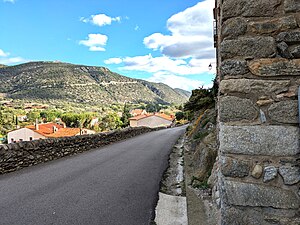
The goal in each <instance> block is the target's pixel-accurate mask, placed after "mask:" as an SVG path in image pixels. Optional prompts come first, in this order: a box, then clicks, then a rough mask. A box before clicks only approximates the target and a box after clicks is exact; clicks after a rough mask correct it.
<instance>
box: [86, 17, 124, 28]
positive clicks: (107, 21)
mask: <svg viewBox="0 0 300 225" xmlns="http://www.w3.org/2000/svg"><path fill="white" fill-rule="evenodd" d="M80 21H82V22H84V23H88V22H91V23H92V24H94V25H96V26H99V27H102V26H105V25H111V23H112V22H113V21H115V22H121V17H120V16H117V17H110V16H107V15H105V14H97V15H92V16H91V17H90V18H84V17H81V18H80Z"/></svg>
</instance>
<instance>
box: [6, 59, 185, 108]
mask: <svg viewBox="0 0 300 225" xmlns="http://www.w3.org/2000/svg"><path fill="white" fill-rule="evenodd" d="M0 93H2V94H5V95H6V96H7V97H9V98H12V99H21V100H26V101H27V100H28V101H39V100H41V101H43V102H45V101H46V102H47V101H50V102H55V100H57V101H68V102H74V103H88V104H111V103H123V102H124V101H127V102H132V103H141V102H145V103H164V104H169V103H176V104H178V103H180V104H181V103H184V102H186V101H187V100H188V96H186V95H183V94H182V93H180V92H178V91H176V90H174V89H172V88H171V87H169V86H167V85H165V84H162V83H152V82H148V81H144V80H139V79H132V78H129V77H125V76H122V75H120V74H117V73H114V72H112V71H110V70H109V69H107V68H105V67H95V66H84V65H73V64H68V63H61V62H30V63H25V64H20V65H16V66H9V67H1V66H0Z"/></svg>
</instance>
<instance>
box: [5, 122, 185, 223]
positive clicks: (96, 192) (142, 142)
mask: <svg viewBox="0 0 300 225" xmlns="http://www.w3.org/2000/svg"><path fill="white" fill-rule="evenodd" d="M185 128H186V127H185V126H184V127H177V128H172V129H164V130H159V131H154V132H150V133H146V134H143V135H139V136H136V137H134V138H130V139H127V140H124V141H120V142H117V143H115V144H111V145H108V146H105V147H102V148H98V149H95V150H91V151H88V152H84V153H81V154H78V155H76V156H71V157H66V158H61V159H58V160H54V161H51V162H48V163H45V164H39V165H36V166H33V167H28V168H25V169H23V170H20V171H17V172H13V173H8V174H3V175H1V176H0V199H1V201H0V218H1V219H0V224H1V225H48V224H49V225H50V224H55V225H68V224H69V225H79V224H80V225H82V224H89V225H94V224H95V225H96V224H97V225H148V224H149V223H150V221H151V220H152V219H153V215H154V208H155V204H156V203H157V198H158V191H159V184H160V180H161V178H162V175H163V172H164V170H165V169H166V168H167V166H168V157H169V153H170V151H171V150H172V147H173V145H174V144H175V143H176V141H177V139H178V138H179V137H180V135H182V134H183V133H184V131H185Z"/></svg>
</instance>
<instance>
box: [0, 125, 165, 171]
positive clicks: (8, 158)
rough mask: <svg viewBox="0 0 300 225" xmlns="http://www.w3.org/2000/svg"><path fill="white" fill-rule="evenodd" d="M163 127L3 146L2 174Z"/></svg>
mask: <svg viewBox="0 0 300 225" xmlns="http://www.w3.org/2000/svg"><path fill="white" fill-rule="evenodd" d="M159 129H163V128H155V129H151V128H146V127H137V128H126V129H123V130H118V131H113V132H108V133H98V134H92V135H80V136H73V137H65V138H52V139H40V140H34V141H24V142H19V143H11V144H7V145H0V174H3V173H8V172H12V171H15V170H19V169H22V168H24V167H28V166H32V165H36V164H39V163H44V162H47V161H51V160H54V159H58V158H62V157H64V156H68V155H75V154H78V153H80V152H84V151H88V150H90V149H93V148H98V147H101V146H104V145H108V144H111V143H113V142H116V141H120V140H124V139H127V138H130V137H134V136H137V135H140V134H143V133H147V132H150V131H155V130H159Z"/></svg>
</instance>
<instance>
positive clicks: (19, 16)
mask: <svg viewBox="0 0 300 225" xmlns="http://www.w3.org/2000/svg"><path fill="white" fill-rule="evenodd" d="M213 5H214V0H205V1H196V0H189V1H183V0H163V1H162V0H151V1H150V0H129V1H124V0H72V1H71V0H51V1H50V0H49V1H41V0H0V30H1V35H0V64H6V65H14V64H19V63H23V62H28V61H55V60H58V61H62V62H68V63H74V64H84V65H93V66H105V67H108V68H109V69H110V70H112V71H114V72H117V73H120V74H122V75H126V76H129V77H133V78H141V79H146V80H149V81H153V82H163V83H166V84H168V85H170V86H171V87H173V88H175V87H179V88H183V89H186V90H191V89H194V88H197V87H199V86H202V85H204V86H205V87H207V86H210V85H211V83H212V82H211V81H212V79H213V78H214V72H215V71H214V70H212V71H209V70H208V65H209V63H211V62H212V63H214V62H215V59H214V57H215V51H214V48H213V38H212V30H213V27H212V24H213V23H212V20H213V18H212V8H213ZM213 65H214V64H213Z"/></svg>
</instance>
